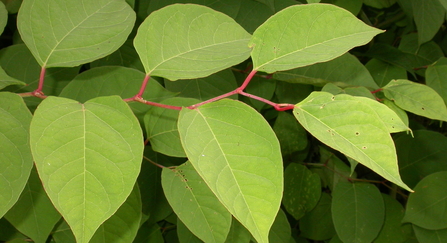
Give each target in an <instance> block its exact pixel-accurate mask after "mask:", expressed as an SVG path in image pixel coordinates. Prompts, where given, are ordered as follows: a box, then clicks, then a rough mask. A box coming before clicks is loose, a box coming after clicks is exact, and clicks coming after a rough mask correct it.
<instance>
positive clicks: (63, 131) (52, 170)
mask: <svg viewBox="0 0 447 243" xmlns="http://www.w3.org/2000/svg"><path fill="white" fill-rule="evenodd" d="M30 130H31V132H30V134H31V138H30V141H31V151H32V153H33V156H34V160H35V163H36V167H37V170H38V172H39V176H40V177H41V180H42V181H43V184H44V187H45V191H46V192H47V194H48V196H49V197H50V199H51V201H52V202H53V204H54V206H55V207H56V209H58V211H59V212H60V213H61V214H62V216H63V217H64V218H65V219H66V221H67V223H68V224H69V225H70V227H71V228H72V231H73V233H74V235H75V236H76V239H77V241H78V242H88V241H89V240H90V239H91V237H92V236H93V234H94V233H95V231H96V229H97V228H98V227H99V226H100V225H101V224H102V223H103V222H104V221H105V220H106V219H108V218H109V217H110V216H111V215H112V214H114V213H115V212H116V210H117V209H118V208H119V206H120V205H121V204H122V203H123V202H124V201H125V200H126V198H127V197H128V195H129V194H130V193H131V191H132V189H133V186H134V184H135V181H136V178H137V176H138V172H139V168H140V164H141V158H142V155H143V138H142V132H141V128H140V125H139V123H138V121H137V120H136V118H135V116H134V115H133V113H132V112H131V111H130V108H129V107H128V106H127V104H126V103H125V102H124V101H123V100H122V99H120V98H119V97H117V96H111V97H99V98H95V99H92V100H89V101H87V102H86V103H85V104H79V103H78V102H76V101H74V100H70V99H66V98H58V97H48V98H47V99H45V100H44V101H43V102H42V103H41V104H40V105H39V107H38V108H37V110H36V112H35V113H34V118H33V120H32V122H31V129H30ZM104 168H107V170H104Z"/></svg>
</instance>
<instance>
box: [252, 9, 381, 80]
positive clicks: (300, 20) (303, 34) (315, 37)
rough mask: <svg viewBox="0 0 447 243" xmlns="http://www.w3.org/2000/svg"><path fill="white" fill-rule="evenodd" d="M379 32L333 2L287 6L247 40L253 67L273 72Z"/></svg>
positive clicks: (325, 56)
mask: <svg viewBox="0 0 447 243" xmlns="http://www.w3.org/2000/svg"><path fill="white" fill-rule="evenodd" d="M382 32H383V31H382V30H379V29H376V28H373V27H370V26H368V25H366V24H365V23H363V22H362V21H360V20H358V19H357V18H356V17H355V16H354V15H352V14H351V13H350V12H348V11H347V10H345V9H342V8H339V7H336V6H334V5H330V4H319V3H317V4H303V5H295V6H291V7H288V8H286V9H283V10H282V11H280V12H278V13H276V14H275V15H274V16H272V17H271V18H269V19H268V20H267V21H266V22H265V23H264V24H262V25H261V26H260V27H259V28H258V29H256V31H255V32H254V33H253V37H252V39H251V41H250V43H249V46H250V47H252V48H253V51H252V54H251V56H252V59H253V68H254V69H256V70H258V71H263V72H267V73H273V72H276V71H282V70H288V69H293V68H298V67H303V66H307V65H311V64H314V63H318V62H326V61H329V60H332V59H334V58H336V57H338V56H341V55H343V54H344V53H346V52H347V51H348V50H350V49H351V48H353V47H356V46H360V45H364V44H366V43H368V42H369V41H370V40H371V39H372V38H373V37H374V36H375V35H377V34H379V33H382Z"/></svg>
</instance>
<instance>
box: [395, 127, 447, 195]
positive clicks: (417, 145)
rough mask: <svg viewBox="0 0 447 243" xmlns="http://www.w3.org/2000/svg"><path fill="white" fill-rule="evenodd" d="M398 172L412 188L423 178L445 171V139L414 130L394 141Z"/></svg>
mask: <svg viewBox="0 0 447 243" xmlns="http://www.w3.org/2000/svg"><path fill="white" fill-rule="evenodd" d="M395 143H396V150H397V157H398V158H399V172H400V175H401V176H402V179H403V180H404V181H405V182H406V183H407V184H408V185H409V186H410V187H414V186H416V184H417V183H418V182H419V181H420V180H421V179H422V178H424V177H426V176H428V175H430V174H432V173H435V172H437V171H447V161H446V160H445V158H447V137H445V135H443V134H441V133H438V132H434V131H428V130H416V131H414V133H413V136H411V135H410V134H408V135H405V136H399V137H398V138H396V140H395Z"/></svg>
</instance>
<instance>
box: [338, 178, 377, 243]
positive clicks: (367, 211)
mask: <svg viewBox="0 0 447 243" xmlns="http://www.w3.org/2000/svg"><path fill="white" fill-rule="evenodd" d="M332 197H333V198H332V218H333V221H334V227H335V231H336V232H337V235H338V237H340V239H341V240H342V241H343V242H344V243H350V242H352V243H357V242H372V241H373V240H374V238H376V237H377V235H378V233H379V231H380V229H381V228H382V225H383V222H384V217H385V207H384V204H383V199H382V195H380V192H379V190H378V189H377V187H375V186H374V185H371V184H367V183H351V182H343V183H338V184H337V185H336V186H335V188H334V191H333V192H332Z"/></svg>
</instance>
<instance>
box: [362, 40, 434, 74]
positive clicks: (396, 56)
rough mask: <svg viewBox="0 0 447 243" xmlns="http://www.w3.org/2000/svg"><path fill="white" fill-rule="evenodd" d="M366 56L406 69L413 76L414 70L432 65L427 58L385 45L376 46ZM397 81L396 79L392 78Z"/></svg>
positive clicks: (378, 44)
mask: <svg viewBox="0 0 447 243" xmlns="http://www.w3.org/2000/svg"><path fill="white" fill-rule="evenodd" d="M365 55H366V56H368V57H372V58H376V59H378V60H380V61H383V62H386V63H389V64H392V65H394V66H397V67H401V68H404V69H405V70H406V71H407V72H409V73H411V74H412V75H413V76H414V75H415V74H414V68H419V67H422V66H424V65H428V64H431V63H430V62H427V60H426V59H425V58H422V57H419V56H416V55H414V54H411V53H406V52H403V51H401V50H399V49H397V48H395V47H393V46H391V45H388V44H384V43H377V44H374V46H372V47H371V48H370V49H369V50H368V51H367V52H366V53H365ZM392 78H393V79H395V77H392Z"/></svg>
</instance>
